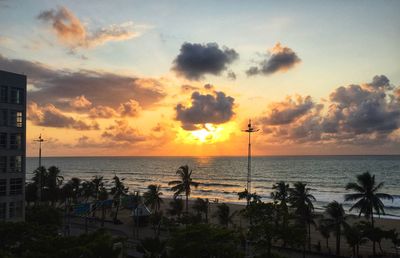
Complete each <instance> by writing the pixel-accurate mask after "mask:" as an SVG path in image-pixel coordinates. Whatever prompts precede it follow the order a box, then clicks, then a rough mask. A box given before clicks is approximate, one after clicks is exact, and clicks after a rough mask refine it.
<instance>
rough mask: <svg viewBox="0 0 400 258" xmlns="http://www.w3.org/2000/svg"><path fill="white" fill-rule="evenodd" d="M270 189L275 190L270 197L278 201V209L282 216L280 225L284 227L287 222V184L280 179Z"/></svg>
mask: <svg viewBox="0 0 400 258" xmlns="http://www.w3.org/2000/svg"><path fill="white" fill-rule="evenodd" d="M272 189H273V190H275V191H274V192H272V193H271V198H272V199H273V200H274V201H275V202H278V211H279V213H280V215H281V217H282V226H283V227H286V226H287V224H288V216H289V210H288V202H289V193H290V191H289V184H286V183H285V182H284V181H280V182H278V183H277V184H274V185H273V186H272Z"/></svg>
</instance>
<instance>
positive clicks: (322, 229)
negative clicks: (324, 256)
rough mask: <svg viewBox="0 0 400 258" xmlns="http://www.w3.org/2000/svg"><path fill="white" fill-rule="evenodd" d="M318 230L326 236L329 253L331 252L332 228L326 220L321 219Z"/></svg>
mask: <svg viewBox="0 0 400 258" xmlns="http://www.w3.org/2000/svg"><path fill="white" fill-rule="evenodd" d="M318 231H319V233H320V234H321V236H322V237H323V238H325V245H326V249H327V250H328V252H329V254H330V253H331V248H330V247H329V238H330V237H331V228H330V227H329V226H328V225H327V224H326V222H325V221H324V220H321V221H320V222H319V225H318Z"/></svg>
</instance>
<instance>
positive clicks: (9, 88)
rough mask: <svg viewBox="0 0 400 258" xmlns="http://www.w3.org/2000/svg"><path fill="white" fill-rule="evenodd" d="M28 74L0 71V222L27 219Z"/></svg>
mask: <svg viewBox="0 0 400 258" xmlns="http://www.w3.org/2000/svg"><path fill="white" fill-rule="evenodd" d="M25 155H26V76H25V75H20V74H15V73H10V72H6V71H1V70H0V221H4V220H6V221H20V220H24V218H25V166H26V165H25Z"/></svg>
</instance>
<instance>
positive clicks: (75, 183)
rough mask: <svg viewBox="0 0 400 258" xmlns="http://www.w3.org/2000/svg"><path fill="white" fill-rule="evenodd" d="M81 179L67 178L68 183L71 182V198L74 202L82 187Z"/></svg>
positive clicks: (76, 200)
mask: <svg viewBox="0 0 400 258" xmlns="http://www.w3.org/2000/svg"><path fill="white" fill-rule="evenodd" d="M81 183H82V180H81V179H80V178H77V177H73V178H71V179H70V180H69V184H71V188H72V200H73V202H74V203H77V202H78V198H79V197H80V196H81V193H82V189H81Z"/></svg>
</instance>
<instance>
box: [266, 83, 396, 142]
mask: <svg viewBox="0 0 400 258" xmlns="http://www.w3.org/2000/svg"><path fill="white" fill-rule="evenodd" d="M397 91H398V89H397V88H395V87H393V86H391V84H390V81H389V80H388V79H387V78H386V76H383V75H381V76H375V77H374V78H373V80H372V82H370V83H365V84H361V85H349V86H342V87H338V88H337V89H335V90H334V91H333V92H332V93H331V94H330V96H329V100H330V104H329V106H328V108H327V110H325V111H324V110H323V109H322V105H321V104H313V105H310V104H309V103H311V102H309V101H303V102H301V101H300V102H299V101H298V102H297V104H295V105H293V103H295V102H293V101H292V100H289V101H288V100H287V101H286V102H280V103H276V104H275V105H276V106H277V109H278V111H274V109H272V111H271V112H270V114H269V116H267V117H263V118H260V120H261V121H262V122H263V124H264V126H263V129H264V133H265V134H267V135H270V136H271V139H270V140H272V141H276V142H284V141H289V142H297V143H305V142H320V143H340V144H363V145H370V144H377V143H381V144H385V143H392V144H393V143H394V140H393V139H396V138H397V139H398V134H397V132H399V129H400V101H399V99H397V98H396V97H395V95H396V94H397ZM283 103H286V104H283ZM287 103H289V104H287ZM290 103H292V104H290ZM299 103H300V104H299ZM307 103H308V104H307ZM274 121H278V122H275V123H274ZM396 135H397V136H396ZM398 140H400V139H398Z"/></svg>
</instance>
